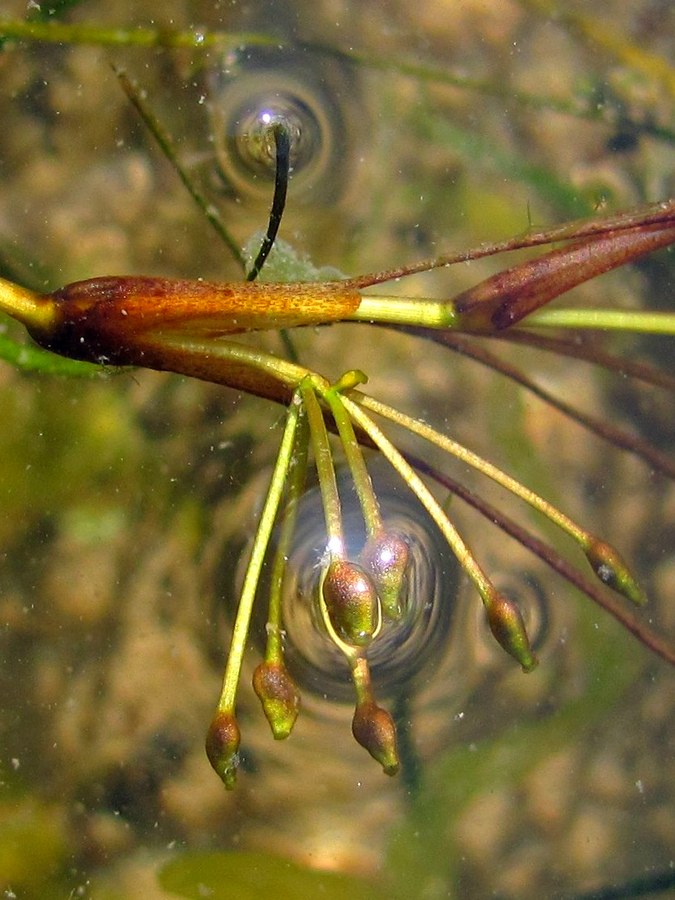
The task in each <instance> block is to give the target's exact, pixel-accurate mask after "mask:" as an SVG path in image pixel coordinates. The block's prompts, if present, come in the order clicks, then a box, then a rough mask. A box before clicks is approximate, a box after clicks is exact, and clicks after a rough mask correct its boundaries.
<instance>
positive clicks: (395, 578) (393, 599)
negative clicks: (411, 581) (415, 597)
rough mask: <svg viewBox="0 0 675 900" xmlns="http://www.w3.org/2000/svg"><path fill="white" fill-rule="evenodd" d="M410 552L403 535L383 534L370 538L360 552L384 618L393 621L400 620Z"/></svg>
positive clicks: (392, 532) (389, 532)
mask: <svg viewBox="0 0 675 900" xmlns="http://www.w3.org/2000/svg"><path fill="white" fill-rule="evenodd" d="M409 561H410V550H409V548H408V544H407V543H406V540H405V538H404V537H403V535H400V534H398V533H397V532H395V531H383V532H381V533H380V534H377V535H374V536H373V537H371V538H370V539H369V540H368V542H367V543H366V546H365V547H364V548H363V550H362V551H361V556H360V562H361V565H362V566H363V568H364V569H365V570H366V571H367V572H368V574H369V575H370V577H371V578H372V580H373V583H374V585H375V589H376V590H377V595H378V597H379V598H380V602H381V603H382V611H383V613H384V615H385V616H386V617H387V618H389V619H393V620H394V621H396V620H398V619H400V618H401V615H402V613H403V606H402V603H403V599H404V593H405V576H406V572H407V570H408V563H409Z"/></svg>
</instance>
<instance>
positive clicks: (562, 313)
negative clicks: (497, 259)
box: [521, 308, 675, 337]
mask: <svg viewBox="0 0 675 900" xmlns="http://www.w3.org/2000/svg"><path fill="white" fill-rule="evenodd" d="M521 325H522V326H524V327H527V326H531V325H534V326H535V327H536V328H540V327H545V328H575V329H581V328H586V329H596V330H598V331H623V332H629V333H630V334H666V335H668V336H671V337H672V336H675V313H668V312H643V311H641V310H633V309H631V310H626V309H564V308H563V309H540V310H538V311H537V312H534V313H531V314H530V315H529V316H527V318H525V319H523V321H522V322H521Z"/></svg>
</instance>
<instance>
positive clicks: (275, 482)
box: [218, 392, 300, 713]
mask: <svg viewBox="0 0 675 900" xmlns="http://www.w3.org/2000/svg"><path fill="white" fill-rule="evenodd" d="M299 408H300V397H299V396H298V394H297V392H296V394H294V396H293V400H292V401H291V405H290V406H289V409H288V415H287V418H286V426H285V428H284V433H283V437H282V439H281V446H280V447H279V453H278V455H277V461H276V463H275V466H274V471H273V473H272V479H271V481H270V486H269V490H268V492H267V497H266V498H265V505H264V506H263V510H262V512H261V514H260V520H259V523H258V529H257V531H256V535H255V538H254V541H253V548H252V550H251V558H250V559H249V562H248V566H247V567H246V576H245V578H244V584H243V587H242V590H241V597H240V599H239V605H238V607H237V615H236V618H235V622H234V629H233V631H232V642H231V645H230V652H229V654H228V657H227V665H226V667H225V675H224V678H223V688H222V692H221V695H220V700H219V701H218V711H219V712H221V713H223V712H224V713H233V712H234V703H235V698H236V694H237V686H238V684H239V678H240V675H241V665H242V661H243V658H244V650H245V647H246V640H247V637H248V629H249V625H250V622H251V613H252V611H253V601H254V600H255V594H256V590H257V587H258V581H259V578H260V571H261V569H262V564H263V560H264V558H265V553H266V551H267V546H268V544H269V540H270V535H271V534H272V528H273V527H274V521H275V519H276V515H277V511H278V509H279V503H280V502H281V496H282V494H283V490H284V484H285V482H286V477H287V475H288V470H289V468H290V466H291V461H292V458H293V446H294V444H295V435H296V429H297V425H298V417H299Z"/></svg>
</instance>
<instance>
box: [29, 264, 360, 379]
mask: <svg viewBox="0 0 675 900" xmlns="http://www.w3.org/2000/svg"><path fill="white" fill-rule="evenodd" d="M50 299H51V300H53V302H54V304H55V316H54V322H53V323H51V324H50V327H49V328H48V329H45V330H40V329H38V328H33V329H31V335H32V337H33V338H34V339H35V340H36V341H37V342H38V343H39V344H41V345H42V346H43V347H46V348H48V349H49V350H53V351H54V352H56V353H60V354H62V355H64V356H70V357H73V358H75V359H84V360H89V361H93V362H101V361H106V362H108V363H110V364H113V365H148V364H149V362H148V359H147V358H146V356H145V353H144V352H143V354H142V355H141V356H140V357H139V350H142V348H144V347H145V346H146V345H147V340H146V339H147V338H159V336H160V335H162V334H164V335H167V336H170V335H171V334H174V335H179V334H180V335H185V336H190V337H194V338H213V337H219V336H225V335H233V334H241V333H242V332H245V331H255V330H260V329H267V328H274V329H277V328H286V327H293V326H295V325H313V324H320V323H327V322H334V321H337V320H339V319H343V318H345V317H346V316H349V315H350V314H351V313H353V312H354V311H355V310H356V309H357V308H358V306H359V303H360V302H361V298H360V296H359V293H358V291H357V290H355V289H354V288H351V287H349V286H345V285H343V284H342V283H340V282H319V283H295V284H266V283H262V282H260V283H258V282H255V283H249V282H236V283H214V282H208V281H184V280H179V279H168V278H150V277H144V276H129V277H103V278H92V279H89V280H87V281H78V282H75V283H74V284H69V285H67V286H66V287H64V288H61V289H60V290H58V291H55V292H54V293H53V294H51V295H50ZM151 343H152V344H154V345H155V346H157V343H156V342H155V341H154V340H151Z"/></svg>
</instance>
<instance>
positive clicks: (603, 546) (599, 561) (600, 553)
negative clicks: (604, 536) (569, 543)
mask: <svg viewBox="0 0 675 900" xmlns="http://www.w3.org/2000/svg"><path fill="white" fill-rule="evenodd" d="M586 559H587V560H588V561H589V563H590V564H591V568H592V569H593V571H594V572H595V574H596V575H597V576H598V578H599V579H600V581H602V583H603V584H606V585H607V586H608V587H610V588H612V590H614V591H616V592H617V593H618V594H621V595H622V596H623V597H625V598H626V599H627V600H630V601H631V602H632V603H635V604H636V605H637V606H643V605H644V604H645V603H646V602H647V598H646V597H645V595H644V593H643V591H642V588H641V587H640V585H639V584H638V583H637V581H636V580H635V579H634V578H633V576H632V575H631V573H630V570H629V568H628V566H627V565H626V563H625V562H624V561H623V559H622V558H621V555H620V554H619V551H618V550H615V549H614V547H612V545H611V544H607V543H605V541H601V540H599V539H598V538H595V537H593V538H591V539H590V540H589V542H588V546H587V547H586Z"/></svg>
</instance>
